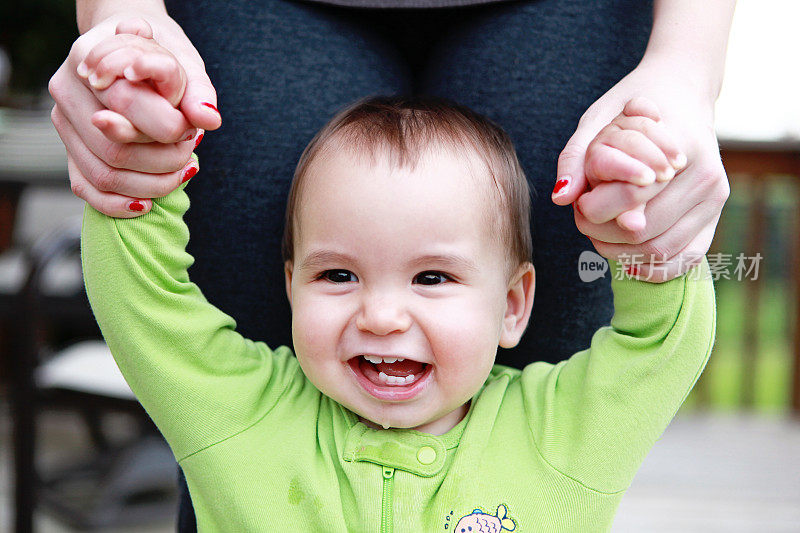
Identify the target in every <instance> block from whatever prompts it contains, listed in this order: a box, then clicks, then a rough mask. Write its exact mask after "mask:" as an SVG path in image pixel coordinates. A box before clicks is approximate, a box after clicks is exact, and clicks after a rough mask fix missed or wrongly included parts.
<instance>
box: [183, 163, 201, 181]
mask: <svg viewBox="0 0 800 533" xmlns="http://www.w3.org/2000/svg"><path fill="white" fill-rule="evenodd" d="M198 170H200V169H199V168H197V166H196V163H192V164H191V166H190V167H186V168H185V169H184V170H183V175H182V176H181V183H186V182H187V181H189V180H190V179H192V178H193V177H194V175H195V174H197V171H198Z"/></svg>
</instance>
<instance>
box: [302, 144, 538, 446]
mask: <svg viewBox="0 0 800 533" xmlns="http://www.w3.org/2000/svg"><path fill="white" fill-rule="evenodd" d="M319 159H320V160H318V161H315V162H314V164H313V165H312V168H311V169H309V174H308V175H307V176H306V178H305V179H306V180H307V181H306V182H305V185H304V189H303V192H302V198H301V200H300V202H299V207H298V209H299V212H298V213H297V220H298V221H299V223H298V224H297V225H296V227H295V245H294V261H293V263H291V264H288V263H287V291H288V292H289V298H290V301H291V304H292V333H293V338H294V347H295V350H296V352H297V358H298V360H299V362H300V365H301V366H302V368H303V371H304V372H305V374H306V376H308V378H309V379H310V380H311V381H312V382H313V383H314V384H315V385H316V386H317V387H318V388H319V389H320V390H321V391H322V392H323V393H325V394H326V395H328V396H329V397H331V398H333V399H334V400H336V401H337V402H339V403H341V404H342V405H344V406H345V407H347V408H348V409H350V410H351V411H353V412H355V413H357V414H358V415H360V416H361V417H362V418H363V419H366V420H368V421H371V422H373V423H375V424H377V425H380V426H384V427H403V428H416V429H418V430H420V431H425V432H429V433H436V434H440V433H444V432H446V431H448V430H449V429H451V428H452V427H453V426H455V425H456V424H457V423H458V421H460V420H461V419H462V418H463V416H464V414H465V413H466V407H467V406H466V404H467V402H468V401H469V399H470V398H471V397H472V396H473V395H474V394H475V393H476V392H477V391H478V389H479V388H480V387H481V385H482V384H483V383H484V381H485V380H486V377H487V376H488V374H489V371H490V370H491V368H492V365H493V363H494V358H495V354H496V351H497V346H498V344H499V343H502V344H503V346H506V345H513V344H515V343H516V342H517V341H518V334H519V335H521V330H520V331H519V332H518V334H517V331H516V329H514V328H513V327H510V326H511V324H512V322H514V325H515V326H516V325H517V324H516V322H515V321H513V320H511V319H508V318H507V314H508V313H510V311H509V309H513V308H518V307H519V304H518V303H515V302H514V301H512V300H513V297H509V294H510V293H509V285H510V282H509V280H508V276H507V264H506V261H507V259H506V252H505V250H504V247H503V244H502V239H500V238H499V237H498V235H496V232H495V231H493V229H492V228H493V226H492V225H490V224H488V220H487V216H486V215H485V213H486V212H487V210H488V208H491V207H490V206H489V207H488V208H487V203H488V204H494V203H495V201H494V199H493V196H492V192H491V191H490V190H489V187H490V185H488V183H489V181H488V180H489V179H490V178H488V177H487V176H480V177H477V178H476V177H475V176H473V175H471V174H470V173H471V172H477V170H474V171H473V170H471V167H470V165H468V164H466V163H465V162H464V161H463V158H462V159H459V158H457V157H456V156H454V155H452V154H449V153H448V152H442V153H440V154H436V155H431V156H426V157H424V158H423V159H422V160H421V161H420V162H419V163H418V164H417V166H416V168H414V169H413V170H409V169H398V168H392V167H391V166H390V165H389V163H388V161H386V160H385V158H382V159H383V160H382V161H377V162H370V161H369V159H368V158H366V157H365V158H355V157H353V156H351V155H348V154H346V153H339V154H336V155H333V156H329V157H325V158H324V159H323V158H319ZM472 168H474V169H482V168H483V167H482V166H481V165H479V164H473V165H472ZM512 280H513V278H512ZM512 293H513V291H512ZM509 298H511V299H509ZM509 302H511V303H510V304H509ZM528 309H529V308H528ZM525 321H526V322H527V315H526V317H525ZM522 329H524V325H523V326H522ZM510 330H514V331H510ZM515 336H516V338H515Z"/></svg>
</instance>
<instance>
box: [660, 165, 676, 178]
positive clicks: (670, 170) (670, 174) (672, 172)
mask: <svg viewBox="0 0 800 533" xmlns="http://www.w3.org/2000/svg"><path fill="white" fill-rule="evenodd" d="M674 177H675V169H674V168H672V167H667V170H666V172H664V177H663V178H661V179H660V180H659V181H669V180H671V179H672V178H674Z"/></svg>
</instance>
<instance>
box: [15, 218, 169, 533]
mask: <svg viewBox="0 0 800 533" xmlns="http://www.w3.org/2000/svg"><path fill="white" fill-rule="evenodd" d="M79 249H80V218H72V219H67V220H66V222H65V224H64V225H63V226H62V227H61V228H59V229H57V230H54V231H53V232H51V233H50V234H49V235H48V236H47V237H45V238H43V239H41V240H39V241H38V242H37V243H36V244H35V245H34V246H32V247H30V248H29V250H28V251H27V252H19V251H7V252H6V253H4V254H3V256H0V268H6V269H7V273H6V275H5V276H3V279H5V280H6V282H5V284H6V285H9V286H7V287H3V289H4V294H3V296H2V298H0V312H2V316H3V318H4V319H5V322H6V323H7V324H9V325H10V327H9V328H8V330H9V334H8V336H9V337H10V340H11V343H10V351H9V356H8V366H9V378H10V379H9V388H10V392H11V414H12V426H13V443H14V473H15V530H16V531H17V532H18V533H22V532H30V531H33V518H32V517H33V511H34V509H35V508H36V507H37V505H39V506H40V508H42V509H44V510H48V511H52V512H53V513H54V514H55V515H56V516H57V517H59V518H61V519H62V520H64V521H66V522H67V523H69V524H70V525H72V526H74V527H77V528H80V529H89V528H95V527H103V526H109V525H131V524H141V523H142V522H145V521H151V520H153V519H158V518H165V517H168V516H171V515H173V514H174V511H175V498H174V492H175V487H174V485H175V481H174V479H175V471H176V465H175V460H174V458H173V456H172V453H171V452H170V450H169V448H168V447H167V445H166V443H165V442H164V441H163V439H162V438H161V436H160V435H159V433H158V431H157V430H156V428H155V427H154V426H153V424H152V422H151V421H150V419H149V417H148V416H147V414H146V413H145V412H144V410H143V409H142V407H141V406H140V405H139V403H138V402H137V401H136V399H135V397H134V396H133V394H132V393H131V391H130V389H129V388H128V386H127V384H126V383H125V381H124V379H123V378H122V376H121V374H120V373H119V370H118V369H117V367H116V364H115V363H114V360H113V358H112V357H111V353H110V352H109V350H108V348H107V347H106V345H105V343H103V342H102V341H99V340H83V341H79V342H76V343H74V344H72V345H71V346H69V347H68V348H67V349H65V350H61V351H57V352H53V351H52V350H48V348H47V344H48V343H47V340H48V339H49V338H51V337H52V336H53V335H54V333H57V334H60V335H61V336H62V337H63V336H65V335H66V336H71V337H73V338H74V336H76V335H77V336H78V337H84V338H85V337H86V336H94V337H97V335H98V332H97V329H96V325H94V320H93V317H92V314H91V310H90V308H89V305H88V302H87V300H86V296H85V292H84V290H83V280H82V276H81V268H80V257H79ZM15 280H16V281H17V282H21V287H18V288H17V290H14V287H13V286H11V285H13V283H14V282H15ZM59 332H60V333H59ZM63 332H69V333H67V334H65V333H63ZM44 408H48V409H52V408H56V409H60V410H63V409H69V410H73V411H75V412H77V413H79V414H80V415H81V417H82V419H83V420H84V421H85V422H86V427H87V430H88V435H89V437H90V440H91V442H92V445H93V447H94V451H93V453H92V455H91V459H89V460H87V461H82V462H80V463H79V464H71V465H68V466H60V467H59V468H58V469H54V468H51V469H49V471H47V472H45V471H43V469H42V468H41V466H42V465H41V461H40V460H39V458H38V454H37V451H38V450H40V449H41V448H42V446H37V442H36V440H37V439H36V418H37V414H38V413H39V412H41V411H42V410H43V409H44ZM111 413H126V415H123V416H129V417H131V418H132V419H133V420H134V423H133V424H131V425H132V426H133V427H134V431H132V432H131V433H132V435H129V436H128V438H126V439H124V440H122V441H121V442H118V441H120V439H119V438H117V439H114V438H111V437H110V435H109V433H108V432H107V430H106V428H105V427H104V421H106V418H107V417H108V416H107V415H109V414H111Z"/></svg>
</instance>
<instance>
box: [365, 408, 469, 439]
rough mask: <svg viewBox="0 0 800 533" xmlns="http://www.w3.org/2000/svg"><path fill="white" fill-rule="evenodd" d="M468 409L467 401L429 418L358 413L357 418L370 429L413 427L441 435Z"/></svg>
mask: <svg viewBox="0 0 800 533" xmlns="http://www.w3.org/2000/svg"><path fill="white" fill-rule="evenodd" d="M467 411H469V402H467V403H465V404H463V405H460V406H459V407H457V408H456V409H454V410H453V411H450V412H449V413H447V414H445V415H441V416H437V417H435V418H432V419H429V420H419V419H413V418H412V419H409V420H403V419H402V418H399V419H398V418H394V419H393V418H391V417H388V416H387V417H385V418H379V417H371V418H368V417H365V416H363V415H361V414H359V413H356V414H357V415H358V419H359V421H360V422H362V423H363V424H365V425H366V426H368V427H371V428H372V429H377V430H380V429H413V430H415V431H419V432H421V433H429V434H431V435H443V434H445V433H447V432H448V431H450V430H451V429H453V428H454V427H455V426H456V425H457V424H458V423H459V422H461V420H463V419H464V417H465V416H466V414H467Z"/></svg>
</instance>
